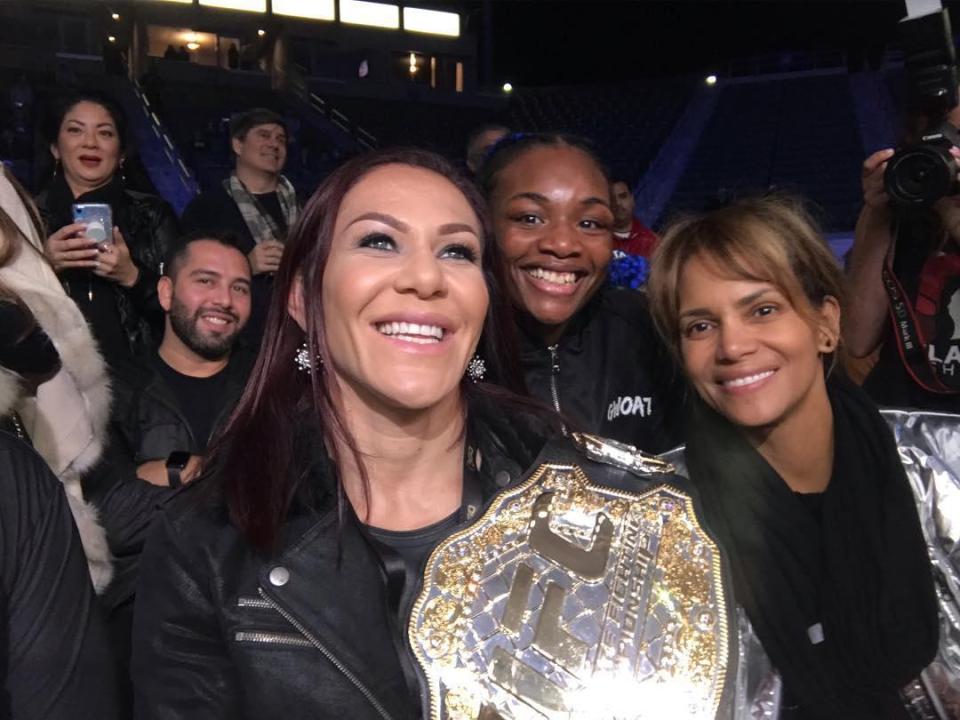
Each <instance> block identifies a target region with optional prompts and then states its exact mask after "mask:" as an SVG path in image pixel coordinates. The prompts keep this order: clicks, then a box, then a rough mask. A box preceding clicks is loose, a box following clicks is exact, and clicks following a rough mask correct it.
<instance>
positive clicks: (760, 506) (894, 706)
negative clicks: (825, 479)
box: [686, 380, 939, 720]
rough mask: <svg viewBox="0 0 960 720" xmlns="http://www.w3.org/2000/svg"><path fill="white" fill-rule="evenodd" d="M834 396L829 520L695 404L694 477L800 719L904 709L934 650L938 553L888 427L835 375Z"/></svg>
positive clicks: (883, 714)
mask: <svg viewBox="0 0 960 720" xmlns="http://www.w3.org/2000/svg"><path fill="white" fill-rule="evenodd" d="M828 391H829V394H830V402H831V405H832V407H833V422H834V442H835V450H834V465H833V475H832V477H831V480H830V484H829V486H828V487H827V490H826V491H825V492H824V494H823V504H822V516H821V518H819V519H818V518H817V517H815V515H814V514H813V513H811V512H810V511H809V509H808V508H806V507H805V506H804V504H803V502H802V500H801V499H800V498H798V497H797V496H796V495H795V494H794V493H793V492H792V491H791V490H790V488H789V487H788V486H787V484H786V483H785V482H784V481H783V480H782V478H781V477H780V476H779V475H778V474H777V473H776V471H775V470H774V469H773V468H772V467H771V466H770V465H769V464H768V463H767V462H766V461H765V460H764V459H763V457H761V455H760V454H759V453H758V452H757V451H756V450H755V449H754V448H753V447H752V446H751V445H750V443H749V442H748V441H747V438H746V437H745V436H744V435H743V434H742V433H741V432H740V431H739V430H738V429H737V428H736V427H734V426H733V425H732V424H731V423H729V422H728V421H727V420H725V419H724V418H722V417H721V416H720V415H718V414H717V413H716V412H714V411H713V410H711V409H709V408H708V407H706V406H705V405H704V403H703V402H702V401H699V400H698V401H697V402H696V403H695V407H693V408H692V410H691V412H692V421H691V424H690V425H689V431H688V435H687V437H688V438H689V443H688V445H687V454H686V458H687V463H688V467H689V470H690V477H691V480H692V481H693V483H694V484H695V485H696V486H697V488H698V489H699V491H700V494H701V495H702V497H703V507H704V513H705V515H706V519H707V522H708V524H709V525H710V526H711V527H712V528H713V530H714V532H716V534H717V535H718V537H719V539H720V541H721V543H722V545H723V546H724V547H725V549H726V552H727V554H728V556H729V558H730V565H731V568H732V571H733V582H734V592H735V595H736V599H737V602H738V603H739V604H740V605H742V606H743V608H744V609H745V610H746V613H747V616H748V617H749V618H750V622H751V623H752V624H753V627H754V629H755V630H756V633H757V636H758V637H759V639H760V641H761V642H762V643H763V647H764V649H765V650H766V652H767V654H768V655H769V656H770V659H771V661H772V662H773V664H774V666H775V667H776V668H777V669H778V671H779V672H780V674H781V676H782V677H783V680H784V687H785V689H786V693H787V696H788V697H789V698H790V700H791V701H792V702H793V703H796V704H797V705H798V706H799V707H798V708H797V714H796V715H795V716H794V717H802V718H817V719H820V718H824V719H825V718H830V719H831V720H832V719H834V718H844V719H852V718H857V719H859V718H863V719H864V720H866V719H867V718H869V719H870V720H876V719H878V718H897V717H906V715H905V714H904V710H903V709H902V705H901V704H900V702H899V700H898V695H897V691H898V690H899V689H900V688H901V687H903V686H904V685H906V684H907V683H908V682H909V681H910V680H912V679H914V678H915V677H916V676H917V675H919V673H920V671H921V670H923V668H924V667H926V666H927V665H928V664H929V663H930V661H931V660H932V659H933V657H934V654H935V653H936V650H937V642H938V631H939V626H938V617H937V605H936V596H935V594H934V588H933V576H932V573H931V569H930V561H929V558H928V555H927V549H926V545H925V543H924V539H923V535H922V533H921V530H920V523H919V519H918V517H917V511H916V506H915V505H914V499H913V494H912V492H911V490H910V486H909V484H908V481H907V478H906V474H905V473H904V470H903V466H902V465H901V464H900V459H899V456H898V454H897V448H896V445H895V443H894V440H893V436H892V434H891V432H890V430H889V428H888V427H887V426H886V423H885V422H884V420H883V418H882V417H881V416H880V414H879V413H878V412H877V410H876V408H875V407H874V406H873V404H872V403H871V402H870V400H869V399H868V398H867V397H866V395H865V394H864V393H863V392H862V391H861V390H860V389H859V388H857V387H854V386H853V385H852V384H850V383H849V382H847V381H842V380H831V381H830V383H829V385H828ZM802 441H803V440H802V438H797V442H798V443H800V442H802ZM818 623H819V624H820V627H822V634H823V641H822V642H820V643H817V644H814V643H813V642H812V641H811V637H810V636H811V635H813V636H814V637H815V636H816V635H817V629H816V625H817V624H818ZM811 626H814V629H813V630H809V628H811Z"/></svg>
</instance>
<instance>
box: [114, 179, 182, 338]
mask: <svg viewBox="0 0 960 720" xmlns="http://www.w3.org/2000/svg"><path fill="white" fill-rule="evenodd" d="M134 207H135V212H139V213H142V214H143V215H144V216H145V217H146V218H149V228H148V229H147V233H148V234H149V238H145V239H146V240H148V243H147V244H148V245H149V253H145V252H142V253H139V255H140V257H135V258H134V261H135V262H136V263H137V268H139V270H140V274H139V276H138V277H137V281H136V282H135V283H134V284H133V286H132V287H129V288H125V291H126V293H127V296H128V297H129V298H130V301H131V302H132V303H133V305H134V306H135V307H136V308H137V310H138V311H139V312H140V314H141V315H143V316H144V317H145V318H147V321H148V322H149V323H150V326H151V327H153V328H154V329H157V328H162V327H163V309H162V308H161V307H160V300H159V298H158V296H157V280H159V279H160V274H161V272H162V271H163V263H164V261H165V260H166V258H167V255H168V254H169V253H170V249H171V248H172V247H173V245H174V243H175V242H176V241H177V237H178V236H179V234H180V228H179V226H178V223H177V216H176V215H175V214H174V212H173V209H172V208H171V207H170V205H168V204H167V202H166V201H165V200H162V199H161V198H158V197H154V196H144V197H142V198H140V199H139V200H138V201H137V202H136V203H135V205H134ZM131 252H133V250H131Z"/></svg>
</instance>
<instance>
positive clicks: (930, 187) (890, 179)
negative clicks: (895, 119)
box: [883, 145, 957, 205]
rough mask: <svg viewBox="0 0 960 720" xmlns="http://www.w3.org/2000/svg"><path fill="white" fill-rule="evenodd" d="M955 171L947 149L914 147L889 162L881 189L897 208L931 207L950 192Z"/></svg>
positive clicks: (903, 151) (924, 146)
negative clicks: (911, 206) (883, 186)
mask: <svg viewBox="0 0 960 720" xmlns="http://www.w3.org/2000/svg"><path fill="white" fill-rule="evenodd" d="M956 173H957V168H956V164H955V163H954V160H953V156H952V155H951V154H950V151H949V150H948V149H946V148H943V147H940V146H935V145H916V146H914V147H910V148H905V149H904V150H902V151H900V152H898V153H897V154H896V155H894V156H893V157H892V158H891V159H890V164H889V165H887V171H886V173H885V174H884V178H883V181H884V185H885V186H886V189H887V193H888V194H889V195H890V199H891V200H893V201H894V202H895V203H898V204H900V205H932V204H933V203H935V202H936V201H937V200H939V199H940V198H942V197H943V196H944V195H949V194H950V193H951V192H952V191H953V186H954V179H955V178H956Z"/></svg>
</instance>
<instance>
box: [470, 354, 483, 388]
mask: <svg viewBox="0 0 960 720" xmlns="http://www.w3.org/2000/svg"><path fill="white" fill-rule="evenodd" d="M486 374H487V364H486V363H485V362H484V361H483V358H482V357H480V356H479V355H474V356H473V358H471V360H470V362H469V363H468V364H467V377H468V378H470V379H471V380H472V381H473V382H480V381H481V380H483V376H484V375H486Z"/></svg>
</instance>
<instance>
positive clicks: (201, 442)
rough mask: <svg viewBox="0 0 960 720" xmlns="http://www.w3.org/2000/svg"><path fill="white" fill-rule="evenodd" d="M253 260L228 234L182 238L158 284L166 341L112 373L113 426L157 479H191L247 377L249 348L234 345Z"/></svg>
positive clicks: (246, 309)
mask: <svg viewBox="0 0 960 720" xmlns="http://www.w3.org/2000/svg"><path fill="white" fill-rule="evenodd" d="M250 276H251V273H250V263H249V262H248V260H247V257H246V255H245V254H244V252H243V251H242V250H241V249H240V248H239V247H238V241H237V239H236V238H235V237H231V236H229V235H223V234H220V235H211V234H207V233H204V234H198V235H195V236H190V237H188V238H187V239H186V240H184V241H183V242H182V243H180V244H179V245H178V246H177V247H176V249H175V250H174V252H173V253H172V254H171V256H170V258H169V260H168V262H167V263H166V264H165V267H164V275H163V276H162V277H161V278H160V280H159V282H158V283H157V291H158V295H159V299H160V305H161V306H162V307H163V309H164V311H165V313H166V320H165V327H164V334H163V341H162V342H161V343H160V347H159V348H158V350H157V352H156V353H154V354H153V355H152V356H150V357H148V358H144V360H143V363H142V364H141V365H140V366H138V367H130V368H127V369H126V370H125V371H123V372H120V373H118V376H117V377H116V378H115V396H116V406H115V408H116V409H115V411H114V427H115V430H116V432H117V434H119V435H120V436H121V437H122V439H123V444H124V445H126V448H127V450H128V452H129V453H130V455H131V456H132V458H133V461H134V463H135V464H136V466H137V475H138V476H139V477H141V478H143V479H144V480H147V481H149V482H151V483H153V484H155V485H170V486H173V487H176V486H178V485H180V484H181V483H183V482H187V481H189V480H190V479H191V478H192V476H193V473H194V472H195V471H196V468H197V465H198V462H199V459H200V456H202V455H203V453H204V451H205V450H206V447H207V443H208V441H209V440H210V437H211V435H212V433H213V430H214V429H215V428H216V427H217V426H218V424H219V422H220V421H221V420H222V419H223V418H224V417H225V416H226V415H227V414H228V413H229V411H230V409H231V408H232V407H233V404H234V402H235V401H236V399H237V397H238V396H239V393H240V391H241V390H242V389H243V385H244V383H245V382H246V378H247V374H248V373H249V369H250V365H251V362H250V360H251V357H250V355H249V353H245V352H234V350H235V345H236V341H237V337H238V335H239V333H240V331H241V330H242V329H243V327H244V325H245V324H246V322H247V320H248V319H249V317H250Z"/></svg>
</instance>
